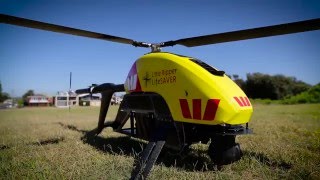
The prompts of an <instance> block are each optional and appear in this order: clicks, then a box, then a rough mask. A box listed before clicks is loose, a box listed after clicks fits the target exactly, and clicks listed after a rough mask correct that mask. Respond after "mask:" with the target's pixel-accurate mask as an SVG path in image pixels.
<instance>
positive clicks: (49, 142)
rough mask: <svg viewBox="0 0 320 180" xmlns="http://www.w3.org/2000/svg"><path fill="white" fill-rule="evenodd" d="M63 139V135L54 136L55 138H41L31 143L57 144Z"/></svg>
mask: <svg viewBox="0 0 320 180" xmlns="http://www.w3.org/2000/svg"><path fill="white" fill-rule="evenodd" d="M63 140H64V137H56V138H50V139H45V140H41V141H39V142H34V143H31V145H37V146H43V145H48V144H58V143H59V142H61V141H63Z"/></svg>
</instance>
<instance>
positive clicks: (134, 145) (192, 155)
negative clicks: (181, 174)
mask: <svg viewBox="0 0 320 180" xmlns="http://www.w3.org/2000/svg"><path fill="white" fill-rule="evenodd" d="M58 124H59V125H61V126H62V127H63V128H66V129H69V130H72V131H76V132H79V133H82V134H83V136H82V137H81V140H82V141H83V142H84V143H85V144H89V145H91V146H92V147H94V148H96V149H97V150H100V151H103V152H105V153H110V154H114V155H126V156H133V157H134V158H136V157H137V156H138V155H139V153H141V152H142V150H143V148H144V147H145V146H146V143H143V142H141V141H139V140H136V139H134V138H131V137H129V136H123V137H108V138H104V137H101V136H96V133H95V130H91V131H85V130H80V129H78V128H77V127H75V126H72V125H65V124H63V123H61V122H60V123H58ZM157 164H163V165H165V166H167V167H175V168H181V169H184V170H186V171H214V170H217V167H216V166H215V165H214V164H213V162H212V161H211V159H210V158H209V157H208V156H206V152H204V151H201V150H198V151H196V152H195V151H188V152H186V153H185V154H184V155H177V154H173V153H170V150H169V149H167V148H164V149H163V150H162V152H161V154H160V156H159V158H158V160H157Z"/></svg>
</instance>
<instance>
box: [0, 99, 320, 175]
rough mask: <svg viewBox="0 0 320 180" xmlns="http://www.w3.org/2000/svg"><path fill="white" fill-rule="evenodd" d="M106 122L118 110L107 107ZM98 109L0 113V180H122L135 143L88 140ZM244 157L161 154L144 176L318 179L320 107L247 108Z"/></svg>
mask: <svg viewBox="0 0 320 180" xmlns="http://www.w3.org/2000/svg"><path fill="white" fill-rule="evenodd" d="M111 108H112V109H111V111H110V114H108V117H107V119H112V118H113V117H114V116H115V114H116V112H117V107H116V106H111ZM98 112H99V109H98V108H91V107H89V108H88V107H78V108H73V109H71V112H70V113H69V112H68V109H58V108H22V109H8V110H0V179H128V178H129V177H130V173H131V170H132V165H133V160H134V157H135V156H136V155H137V153H139V152H141V147H142V142H140V141H138V140H136V139H131V138H129V137H127V136H124V135H121V134H118V133H115V132H112V130H111V129H109V128H107V129H105V130H104V131H103V133H102V134H100V135H99V136H98V137H93V136H91V135H90V133H89V132H90V130H92V129H94V128H95V127H96V124H97V118H98ZM250 127H252V128H253V130H254V134H253V135H245V136H238V137H237V141H238V142H239V143H240V145H241V148H242V150H243V153H244V156H243V158H242V159H241V160H240V161H238V162H235V163H233V164H230V165H226V166H223V167H222V169H220V170H217V169H216V167H215V166H214V165H213V164H212V162H211V160H210V158H209V157H208V155H207V154H206V150H207V148H208V145H202V144H196V145H194V146H192V150H191V151H190V152H189V153H188V155H187V156H184V157H179V156H175V155H170V154H169V153H167V151H164V153H162V155H161V156H160V158H159V160H158V163H157V165H156V166H155V167H154V169H153V171H152V173H151V175H150V179H319V178H320V105H319V104H312V105H310V104H309V105H263V104H255V105H254V114H253V117H252V121H251V122H250Z"/></svg>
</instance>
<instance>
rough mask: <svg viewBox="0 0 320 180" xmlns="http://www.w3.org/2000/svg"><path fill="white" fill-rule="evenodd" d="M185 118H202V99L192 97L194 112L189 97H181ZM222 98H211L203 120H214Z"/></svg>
mask: <svg viewBox="0 0 320 180" xmlns="http://www.w3.org/2000/svg"><path fill="white" fill-rule="evenodd" d="M179 101H180V107H181V112H182V115H183V117H184V118H187V119H198V120H201V99H192V108H193V109H192V114H193V116H191V111H190V108H189V104H188V101H187V99H179ZM219 102H220V99H209V100H208V101H207V106H206V109H205V111H204V115H203V118H202V120H208V121H212V120H214V118H215V116H216V112H217V109H218V106H219Z"/></svg>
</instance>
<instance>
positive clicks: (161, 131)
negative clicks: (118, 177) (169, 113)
mask: <svg viewBox="0 0 320 180" xmlns="http://www.w3.org/2000/svg"><path fill="white" fill-rule="evenodd" d="M166 137H167V127H163V126H162V127H159V128H158V130H157V132H156V133H155V136H153V138H152V140H151V141H149V143H148V144H147V146H146V147H145V148H144V150H143V151H142V153H141V154H140V156H139V158H138V159H137V160H136V161H135V168H134V169H133V171H132V172H131V178H130V179H131V180H140V179H146V178H147V177H148V175H149V173H150V171H151V169H152V167H153V165H154V164H155V162H156V161H157V159H158V156H159V154H160V152H161V150H162V148H163V146H164V144H165V143H166V141H165V139H166Z"/></svg>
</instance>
